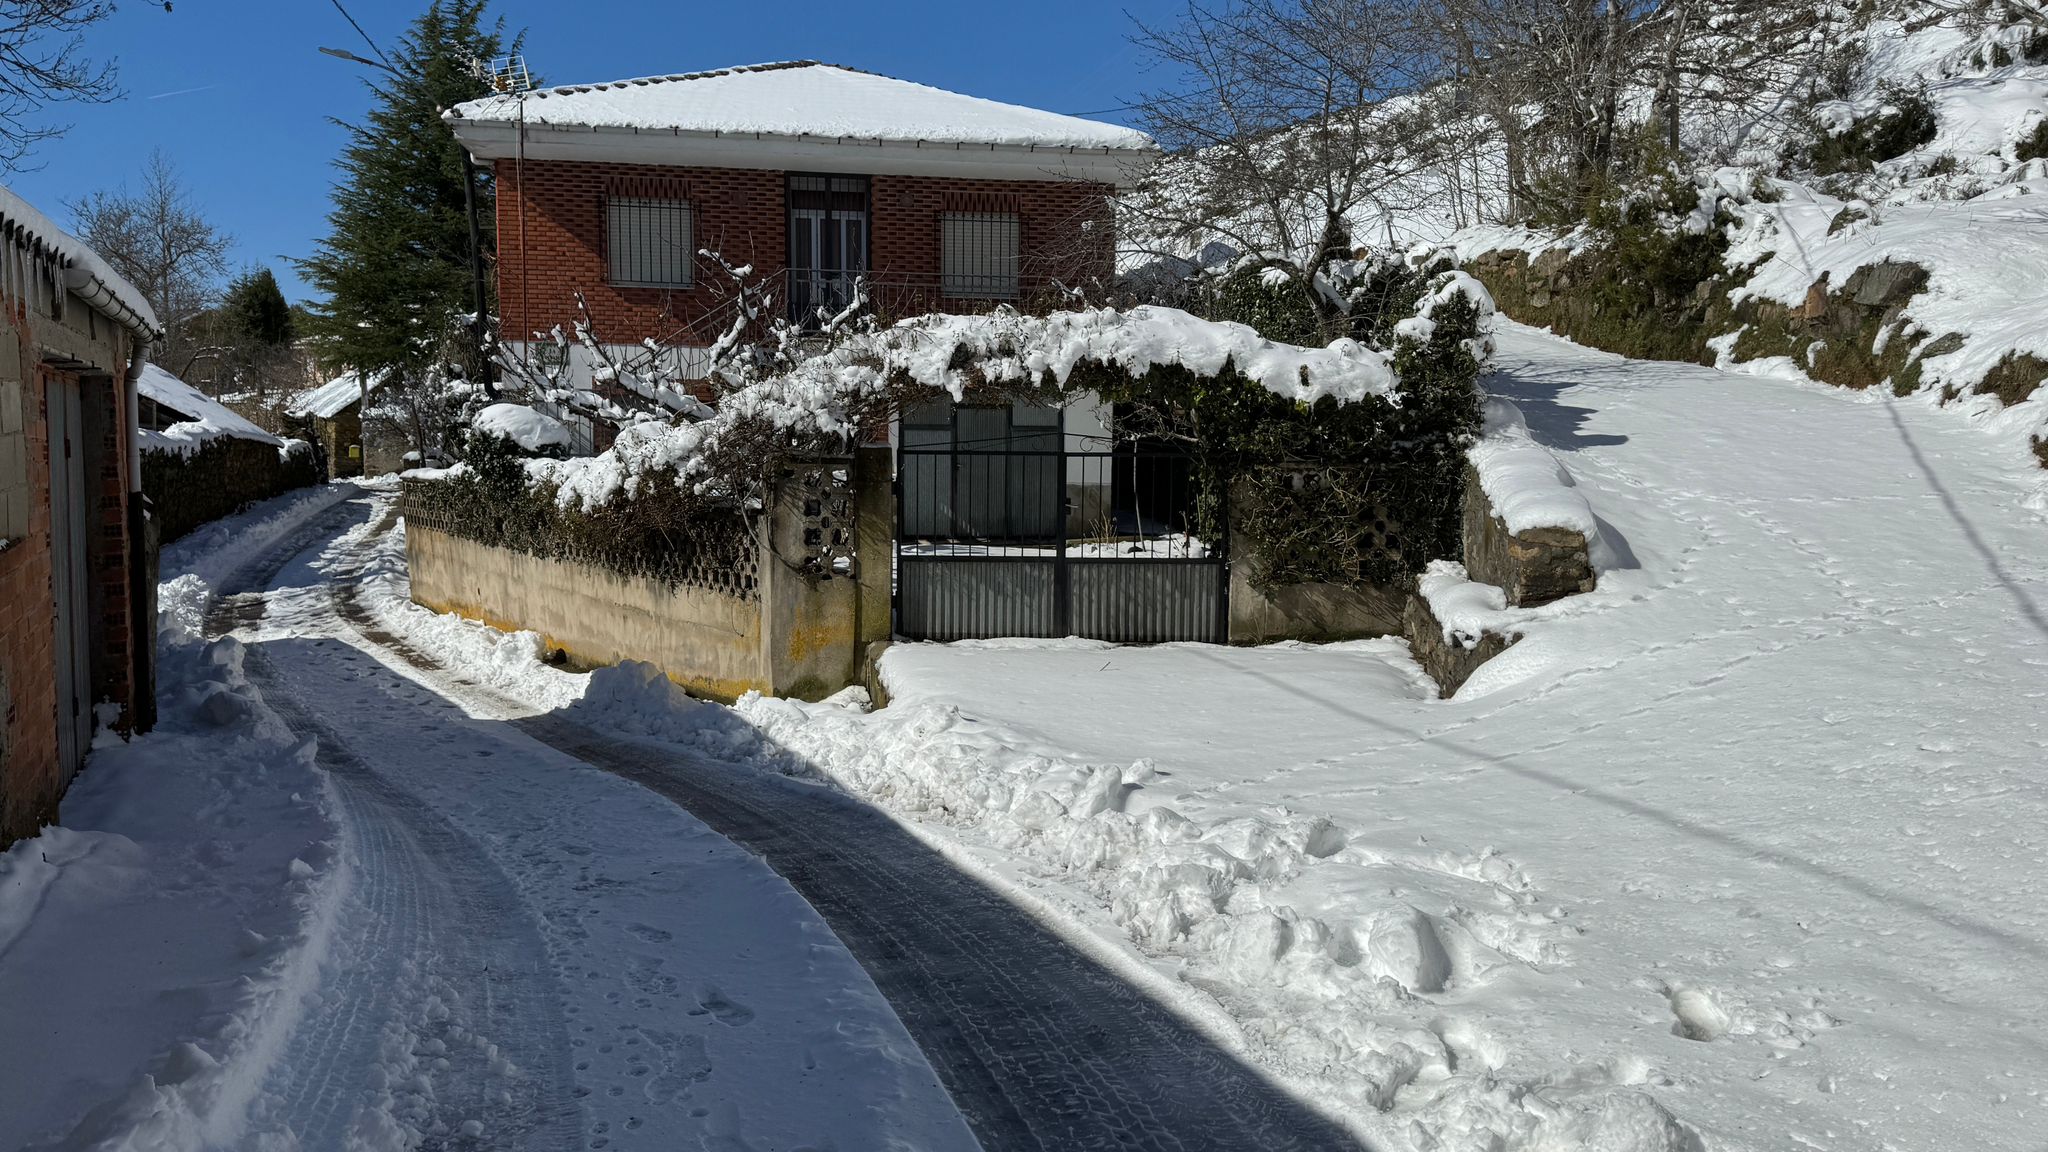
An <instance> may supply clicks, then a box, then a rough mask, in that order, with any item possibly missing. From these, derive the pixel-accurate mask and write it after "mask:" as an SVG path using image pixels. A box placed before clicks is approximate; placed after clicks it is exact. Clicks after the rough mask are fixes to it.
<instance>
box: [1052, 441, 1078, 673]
mask: <svg viewBox="0 0 2048 1152" xmlns="http://www.w3.org/2000/svg"><path fill="white" fill-rule="evenodd" d="M1060 426H1061V432H1060V454H1059V455H1058V456H1055V457H1053V467H1055V468H1057V469H1058V470H1059V480H1058V483H1057V485H1056V486H1055V487H1054V489H1053V491H1054V493H1055V494H1056V496H1057V499H1058V500H1059V528H1058V529H1057V530H1056V531H1055V532H1054V533H1053V537H1054V540H1053V559H1052V620H1053V632H1054V634H1055V638H1057V639H1065V638H1066V637H1068V636H1072V635H1073V634H1074V597H1073V583H1072V581H1071V580H1070V578H1069V576H1068V569H1067V531H1068V525H1067V514H1068V513H1069V512H1070V511H1072V510H1073V505H1074V500H1073V497H1072V495H1071V494H1070V490H1069V488H1068V484H1069V483H1071V482H1072V480H1073V476H1072V475H1070V474H1069V473H1068V471H1067V436H1066V431H1065V427H1066V418H1065V416H1064V415H1062V416H1061V422H1060Z"/></svg>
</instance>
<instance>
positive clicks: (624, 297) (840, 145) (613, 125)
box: [447, 61, 1157, 378]
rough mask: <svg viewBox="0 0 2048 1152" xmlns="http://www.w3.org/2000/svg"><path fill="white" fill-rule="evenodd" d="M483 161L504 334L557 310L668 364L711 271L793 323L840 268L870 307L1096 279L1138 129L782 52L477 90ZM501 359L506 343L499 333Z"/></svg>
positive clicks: (461, 132)
mask: <svg viewBox="0 0 2048 1152" xmlns="http://www.w3.org/2000/svg"><path fill="white" fill-rule="evenodd" d="M447 119H448V122H449V124H450V125H451V127H452V128H453V130H454V132H455V134H456V137H457V138H458V139H459V140H460V141H461V142H462V144H463V146H464V147H466V148H467V149H468V150H469V152H470V153H471V154H472V155H473V156H475V157H476V158H477V159H478V160H479V161H481V162H484V163H488V164H491V165H493V166H494V170H495V174H496V180H497V190H498V200H497V213H498V218H497V236H498V241H497V251H498V301H499V312H500V315H501V316H502V317H503V327H504V331H505V332H506V334H507V335H508V336H518V337H521V338H525V337H527V336H528V335H529V334H532V333H535V332H542V331H546V330H548V329H550V328H552V327H554V326H555V325H558V324H559V325H562V326H564V327H565V328H567V327H568V326H569V324H570V323H571V322H573V321H574V320H575V319H576V316H577V313H576V307H575V294H576V293H578V292H581V293H583V294H584V296H585V297H586V299H587V300H588V302H589V307H590V312H591V315H592V317H593V320H594V322H595V326H596V328H597V330H598V335H599V338H600V339H602V340H603V341H605V342H606V343H607V344H609V345H614V346H617V347H619V348H621V349H623V350H626V351H628V352H632V351H636V350H637V348H638V346H639V345H641V344H642V342H643V341H646V340H649V339H652V340H654V341H655V342H656V343H657V344H658V345H660V346H662V347H663V348H665V349H668V350H669V353H668V354H670V355H673V356H674V357H675V358H676V362H675V364H674V369H675V370H676V372H677V373H678V374H679V375H681V376H683V377H685V378H687V377H689V376H691V375H693V374H694V373H692V371H691V363H692V353H693V350H701V349H703V348H705V347H707V346H708V345H710V344H711V343H712V341H713V340H715V339H716V338H717V336H718V335H719V334H720V333H721V332H722V331H723V330H724V329H725V328H726V327H727V326H729V325H730V323H731V320H732V315H733V311H732V303H731V298H730V293H729V292H728V291H727V289H729V287H730V280H729V278H727V277H726V276H724V274H723V273H722V272H721V270H720V269H719V268H718V267H717V265H716V264H715V263H714V262H713V261H710V260H707V259H705V258H704V257H702V256H701V255H699V252H700V250H706V249H708V250H711V251H713V252H715V253H717V254H718V255H719V256H721V257H723V258H724V259H725V260H726V261H728V262H730V263H731V264H734V265H748V266H751V267H752V269H753V270H754V271H755V272H756V273H757V274H758V273H766V274H770V275H773V276H775V277H779V278H780V279H781V281H782V285H781V291H780V292H778V296H779V298H780V299H781V300H783V301H785V302H786V304H785V306H786V307H787V308H788V309H789V310H790V314H791V315H792V317H793V318H796V319H798V320H800V321H801V320H805V319H808V318H810V317H812V316H814V315H815V314H816V313H817V311H818V309H820V308H824V309H828V310H832V309H836V308H837V307H838V306H840V305H841V304H843V303H844V301H845V300H846V299H847V295H848V293H849V291H850V290H851V288H852V285H853V282H854V281H855V280H856V279H858V280H860V281H861V282H862V283H863V284H864V285H865V286H866V289H867V293H868V297H869V299H870V301H871V303H872V305H873V307H874V309H875V310H876V311H877V312H878V313H879V314H881V315H882V316H884V317H900V316H905V315H912V314H916V313H922V312H929V311H935V310H942V311H954V312H959V311H975V310H981V309H986V308H988V307H991V306H993V305H995V304H1000V303H1010V304H1016V305H1019V306H1024V307H1030V306H1032V305H1034V304H1036V303H1043V302H1046V301H1049V300H1051V299H1053V298H1055V297H1056V296H1057V294H1058V293H1059V292H1060V290H1061V288H1062V286H1064V285H1079V284H1083V283H1086V282H1088V281H1089V280H1091V279H1106V278H1107V276H1108V275H1109V274H1110V273H1111V271H1112V270H1113V261H1114V248H1113V239H1112V236H1111V225H1110V217H1109V211H1108V207H1109V206H1108V199H1107V197H1108V194H1109V193H1110V192H1111V191H1112V190H1113V189H1114V188H1115V187H1117V186H1119V185H1122V184H1127V183H1129V182H1131V181H1134V180H1136V179H1137V178H1139V177H1140V176H1141V175H1142V174H1143V173H1144V171H1145V170H1146V169H1147V168H1148V167H1149V166H1150V164H1151V162H1152V161H1153V159H1154V158H1155V157H1156V156H1157V148H1156V147H1155V146H1154V145H1153V143H1152V141H1151V139H1150V138H1149V137H1147V136H1146V135H1145V134H1144V133H1142V132H1138V131H1135V130H1133V129H1129V128H1120V127H1116V126H1113V125H1108V124H1100V123H1096V122H1094V121H1089V120H1082V119H1078V118H1075V117H1072V116H1062V115H1057V114H1054V113H1050V112H1042V111H1038V110H1036V109H1030V108H1022V107H1018V106H1015V105H1010V104H1000V103H996V102H994V101H990V100H982V99H978V98H976V97H972V96H964V95H960V94H958V93H954V92H946V91H942V90H940V89H936V88H931V87H927V86H925V85H921V84H913V83H909V82H906V81H902V80H896V79H891V78H889V77H885V76H877V75H873V74H870V73H865V72H859V71H854V70H852V69H847V68H840V67H834V66H831V65H825V64H819V63H817V62H815V61H797V62H793V63H782V64H762V65H754V66H749V67H741V68H730V69H725V70H722V71H716V72H701V73H692V74H687V75H679V76H663V77H653V78H648V79H639V80H625V81H619V82H616V83H607V84H587V85H571V86H566V87H559V88H549V89H544V90H540V91H535V92H529V93H525V94H523V95H522V94H514V95H502V96H492V97H487V98H485V99H482V100H478V101H473V102H471V103H467V104H463V105H460V106H458V107H456V108H454V109H452V110H450V111H449V112H448V114H447ZM511 346H512V347H513V349H514V350H515V351H518V350H520V349H521V348H522V347H523V346H522V345H521V344H520V343H519V342H517V341H513V342H511Z"/></svg>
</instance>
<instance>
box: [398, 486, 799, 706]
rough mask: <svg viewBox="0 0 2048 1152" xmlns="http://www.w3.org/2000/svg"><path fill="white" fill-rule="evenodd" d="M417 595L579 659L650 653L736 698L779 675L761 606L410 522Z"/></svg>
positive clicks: (670, 669) (690, 680) (686, 682)
mask: <svg viewBox="0 0 2048 1152" xmlns="http://www.w3.org/2000/svg"><path fill="white" fill-rule="evenodd" d="M405 543H406V559H407V565H408V567H409V568H410V570H411V574H412V598H413V600H415V601H416V602H418V603H420V604H424V605H425V606H427V607H428V608H432V609H433V610H434V611H436V612H454V613H457V614H459V615H462V616H467V617H469V618H470V619H472V620H481V621H483V622H484V623H486V624H490V625H492V626H493V627H496V628H503V629H506V630H508V631H517V630H519V629H530V630H532V631H535V632H538V633H540V634H541V638H542V640H543V641H544V642H545V643H546V644H547V645H548V646H549V647H551V648H559V649H561V650H562V651H563V652H564V653H566V654H567V655H568V656H569V658H570V659H571V660H574V661H576V662H577V663H579V664H588V665H599V664H616V663H619V662H620V661H622V660H645V661H647V662H648V663H651V664H654V665H657V666H658V667H660V668H661V669H662V670H663V671H664V672H667V673H668V674H669V678H670V679H672V680H674V681H675V682H676V683H678V684H681V685H682V686H683V687H685V688H688V689H689V690H690V691H691V692H693V693H695V694H697V695H700V696H705V697H709V698H711V699H716V700H732V699H735V698H737V697H739V696H741V695H743V694H744V693H747V692H751V691H760V692H768V691H772V690H773V689H774V687H775V686H774V684H773V682H772V679H771V677H770V676H769V674H768V671H767V669H765V668H764V667H763V663H762V660H761V650H762V639H763V638H762V627H761V606H760V602H759V601H758V600H752V599H741V598H739V597H736V596H727V595H724V594H722V593H718V592H712V591H708V590H705V589H700V588H689V587H675V586H671V585H669V584H665V583H663V582H661V581H658V580H650V579H648V578H646V577H640V576H622V575H620V574H618V573H617V572H613V571H611V570H610V569H608V568H599V567H597V566H595V565H591V564H578V563H574V562H570V561H565V560H544V559H541V558H539V557H535V556H529V555H526V554H525V553H523V552H514V551H511V550H509V549H503V548H493V547H490V546H488V545H484V544H478V543H475V542H473V541H469V540H464V539H461V538H459V537H455V536H449V535H446V534H445V533H441V532H437V531H434V530H432V529H428V528H424V527H421V526H419V525H417V524H407V525H406V533H405Z"/></svg>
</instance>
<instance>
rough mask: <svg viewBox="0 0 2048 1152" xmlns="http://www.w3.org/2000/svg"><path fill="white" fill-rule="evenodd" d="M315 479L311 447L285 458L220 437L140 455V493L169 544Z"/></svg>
mask: <svg viewBox="0 0 2048 1152" xmlns="http://www.w3.org/2000/svg"><path fill="white" fill-rule="evenodd" d="M319 481H320V469H319V467H318V465H317V464H316V463H315V462H314V458H313V452H312V450H311V447H310V446H305V447H302V448H301V449H300V450H299V451H298V452H296V453H293V454H291V455H290V456H289V457H287V456H286V455H285V454H284V453H282V452H280V451H279V450H278V448H277V446H276V445H273V444H265V443H263V442H262V441H260V440H243V439H240V438H238V437H233V436H222V437H219V438H217V439H214V440H209V441H207V442H206V443H205V444H204V445H202V446H200V448H199V449H198V450H196V451H194V452H191V453H180V452H144V453H143V454H142V491H143V494H144V495H146V496H148V497H149V503H150V510H151V512H152V513H153V514H154V515H155V517H156V521H157V526H158V531H159V532H160V534H161V538H162V539H163V540H164V541H165V542H167V543H168V542H169V541H172V540H176V539H177V538H178V537H180V536H183V535H185V534H186V533H187V532H190V531H192V530H193V529H194V528H197V527H199V526H200V525H201V524H205V523H208V522H210V521H214V520H218V519H220V518H221V517H223V516H232V515H234V514H235V513H236V512H239V511H241V510H242V509H243V508H246V507H248V506H249V505H251V504H254V503H255V502H257V501H258V500H268V499H270V498H271V497H273V496H278V495H282V494H283V493H286V492H289V491H291V490H292V489H294V488H303V487H305V486H306V485H308V484H316V483H319Z"/></svg>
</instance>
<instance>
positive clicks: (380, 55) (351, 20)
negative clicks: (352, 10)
mask: <svg viewBox="0 0 2048 1152" xmlns="http://www.w3.org/2000/svg"><path fill="white" fill-rule="evenodd" d="M332 2H333V4H334V10H335V11H336V12H339V13H341V18H342V19H343V20H346V21H348V26H349V27H351V28H353V29H355V30H356V35H358V36H361V37H362V38H363V43H365V44H368V45H369V46H370V51H372V52H375V53H376V54H377V59H379V60H382V61H384V66H385V67H386V68H391V58H390V57H389V56H386V55H384V50H383V49H382V48H379V47H377V42H376V41H375V40H372V39H370V34H369V33H368V32H365V31H363V26H362V25H361V24H358V23H356V18H355V17H353V16H351V15H349V14H348V9H346V8H343V7H342V6H341V0H332ZM392 71H394V72H395V71H397V69H396V68H392Z"/></svg>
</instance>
